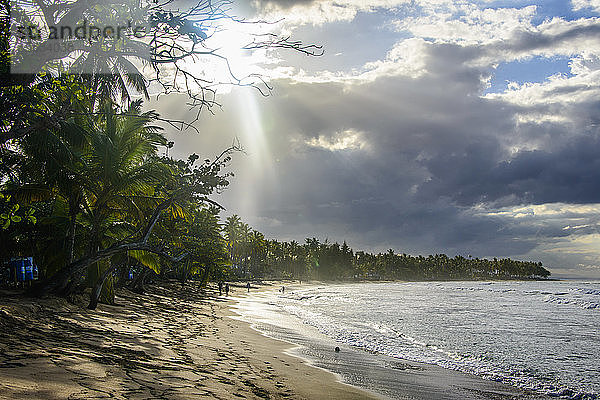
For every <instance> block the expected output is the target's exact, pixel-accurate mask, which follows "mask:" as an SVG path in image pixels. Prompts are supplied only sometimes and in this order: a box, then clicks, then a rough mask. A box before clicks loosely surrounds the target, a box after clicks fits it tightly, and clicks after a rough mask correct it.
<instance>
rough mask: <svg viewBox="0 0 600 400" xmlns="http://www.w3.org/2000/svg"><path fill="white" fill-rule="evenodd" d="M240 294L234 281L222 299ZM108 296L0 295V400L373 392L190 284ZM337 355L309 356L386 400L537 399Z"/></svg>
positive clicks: (438, 371)
mask: <svg viewBox="0 0 600 400" xmlns="http://www.w3.org/2000/svg"><path fill="white" fill-rule="evenodd" d="M276 287H279V286H276ZM262 290H265V288H263V289H262ZM266 290H269V288H267V289H266ZM272 290H274V289H272ZM245 292H246V290H245V289H244V288H241V287H240V288H237V287H236V288H234V291H233V293H231V295H233V296H239V295H243V294H244V293H245ZM117 302H118V305H116V306H107V305H100V306H99V307H98V309H97V310H95V311H89V310H87V309H85V308H84V307H82V306H81V305H73V304H70V303H68V302H66V301H65V300H63V299H56V298H54V299H44V300H34V299H29V298H25V297H18V298H14V297H7V296H0V399H67V398H68V399H103V398H114V399H195V398H211V399H235V398H240V399H334V400H335V399H373V398H378V397H379V396H378V395H375V394H372V393H371V392H367V391H363V390H361V389H358V388H357V387H354V386H350V385H346V384H343V383H340V382H339V380H338V375H334V374H333V373H330V372H328V371H326V370H325V369H322V368H316V367H313V366H310V365H308V363H307V362H306V361H304V360H303V359H302V358H299V357H295V356H293V355H291V353H294V354H298V355H303V356H306V357H307V358H310V354H309V353H310V351H313V352H314V351H317V352H320V353H322V354H329V355H330V354H331V353H332V351H331V350H332V349H331V348H330V347H327V348H323V349H318V348H315V347H314V345H313V344H310V343H303V344H304V345H306V346H307V347H305V348H303V349H302V348H300V349H298V348H296V349H295V350H294V349H293V348H294V347H295V346H294V345H292V344H290V343H288V342H284V341H279V340H275V339H271V338H268V337H266V336H264V335H261V334H259V333H258V332H256V331H255V330H254V329H252V328H251V327H250V325H249V324H248V323H246V322H243V321H240V320H239V319H237V318H230V317H232V316H234V314H233V312H232V311H231V310H230V306H231V305H232V302H233V300H232V299H231V298H224V297H219V296H216V294H215V292H214V290H210V289H209V290H206V291H205V290H201V289H200V288H199V287H198V286H197V285H196V284H195V283H190V284H188V285H186V287H185V289H183V290H181V287H180V285H179V284H176V283H168V284H161V285H160V286H149V287H148V292H147V293H146V294H144V295H138V294H134V293H131V292H129V291H127V290H121V291H120V292H119V293H118V297H117ZM296 343H301V341H297V342H296ZM340 354H341V357H336V358H335V359H336V360H337V361H336V362H335V363H331V362H329V363H328V362H326V361H323V360H320V361H319V360H316V362H315V359H313V362H315V364H316V365H318V366H320V367H324V368H327V370H333V371H336V372H338V373H339V374H340V375H342V376H343V375H345V374H348V373H352V374H354V375H355V376H356V377H358V379H359V381H357V382H358V383H360V382H367V383H368V381H369V379H371V380H373V382H376V385H375V386H374V387H375V388H376V387H377V385H379V388H380V389H381V388H382V386H383V389H384V390H380V392H381V393H383V394H384V395H387V396H389V397H391V398H401V399H423V400H425V399H503V400H505V399H523V398H528V399H533V398H536V399H537V398H540V397H537V396H535V395H532V394H527V393H524V392H522V391H519V390H517V389H515V388H512V387H510V386H506V385H502V384H499V383H495V382H489V381H484V380H483V379H480V378H477V377H474V376H471V375H466V374H461V373H458V372H454V371H448V370H444V369H442V368H439V367H435V366H430V365H426V364H418V363H410V362H405V361H402V360H395V359H389V360H388V362H385V363H383V364H382V363H381V362H380V361H381V358H370V356H369V355H368V354H367V353H365V352H361V351H356V350H351V349H349V348H345V347H342V352H341V353H340ZM371 356H373V355H371ZM328 358H329V359H330V360H333V359H334V358H333V357H330V356H328ZM340 360H341V361H343V362H339V361H340ZM361 380H362V381H361ZM354 383H356V382H354ZM382 383H383V384H382ZM362 386H364V387H369V385H362ZM371 387H373V386H371Z"/></svg>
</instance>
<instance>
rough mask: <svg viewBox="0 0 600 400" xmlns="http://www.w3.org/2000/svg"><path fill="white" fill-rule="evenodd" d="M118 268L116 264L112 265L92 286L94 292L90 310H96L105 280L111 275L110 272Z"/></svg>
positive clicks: (89, 305)
mask: <svg viewBox="0 0 600 400" xmlns="http://www.w3.org/2000/svg"><path fill="white" fill-rule="evenodd" d="M115 269H116V266H110V267H108V268H106V270H104V272H103V273H102V275H100V277H99V278H98V282H97V283H96V285H95V286H94V287H93V288H92V292H91V293H90V303H89V304H88V307H87V308H89V309H90V310H95V309H96V307H98V300H99V299H100V294H102V287H103V286H104V282H105V281H106V279H107V278H108V277H109V276H110V274H111V273H112V272H113V271H114V270H115Z"/></svg>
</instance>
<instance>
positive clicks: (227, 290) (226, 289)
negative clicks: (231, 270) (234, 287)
mask: <svg viewBox="0 0 600 400" xmlns="http://www.w3.org/2000/svg"><path fill="white" fill-rule="evenodd" d="M225 296H229V283H226V284H225Z"/></svg>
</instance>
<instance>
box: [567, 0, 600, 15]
mask: <svg viewBox="0 0 600 400" xmlns="http://www.w3.org/2000/svg"><path fill="white" fill-rule="evenodd" d="M571 3H572V4H573V10H575V11H578V10H583V9H591V10H594V11H596V12H599V13H600V0H572V1H571Z"/></svg>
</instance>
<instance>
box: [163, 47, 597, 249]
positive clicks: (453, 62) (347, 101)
mask: <svg viewBox="0 0 600 400" xmlns="http://www.w3.org/2000/svg"><path fill="white" fill-rule="evenodd" d="M531 41H532V42H533V40H531ZM538 45H547V44H546V43H545V42H541V41H540V42H538ZM515 46H516V45H515ZM531 46H532V44H527V45H526V44H522V45H521V48H531ZM427 51H428V53H427V54H426V57H427V61H426V65H427V72H426V73H425V74H424V75H423V76H421V77H419V78H411V77H405V76H381V77H379V78H377V79H375V80H374V81H371V82H365V83H360V84H358V83H354V84H344V83H339V82H325V83H298V82H292V81H286V80H279V81H277V82H275V83H274V86H275V91H274V93H273V96H271V97H269V98H266V99H263V98H261V97H260V96H257V99H258V100H257V101H258V102H259V108H260V110H261V113H262V119H263V122H264V123H263V128H264V135H265V138H264V139H265V142H266V143H268V145H269V151H270V152H271V154H272V157H273V159H274V160H275V159H276V161H274V163H275V171H274V175H275V177H274V178H268V177H269V175H268V174H253V173H252V172H251V171H252V170H251V166H250V165H249V164H250V163H247V164H245V162H246V161H245V160H244V156H237V157H236V159H235V160H234V164H233V168H234V170H236V172H239V173H238V177H237V178H234V179H233V184H232V186H231V188H230V189H228V190H227V191H226V192H225V193H224V195H223V196H222V198H221V202H222V203H223V204H224V205H226V206H227V208H228V209H229V210H231V211H230V212H238V211H237V210H240V209H242V205H243V204H244V203H245V202H247V201H248V199H250V198H251V199H252V200H253V203H254V204H255V207H254V209H253V211H252V215H242V217H243V218H245V219H246V220H248V221H249V222H250V223H251V224H252V225H253V226H254V227H255V228H256V229H259V230H261V231H263V232H265V233H266V234H267V236H275V237H278V238H282V239H296V240H302V238H304V237H307V236H317V237H321V238H324V237H328V238H329V239H330V240H339V241H341V240H348V241H349V242H350V244H351V245H353V246H356V247H359V248H365V249H376V250H385V248H390V247H391V248H395V249H397V250H399V251H405V252H408V253H413V254H416V253H426V254H428V253H436V252H446V253H448V254H449V255H454V254H463V255H467V254H473V255H474V256H515V255H517V256H518V255H523V254H526V253H528V252H530V251H532V250H533V249H535V248H536V246H538V245H539V244H540V243H541V242H544V241H545V240H555V239H560V238H564V237H566V236H567V235H569V234H570V231H569V230H565V229H564V228H565V219H568V218H569V216H568V215H562V217H561V218H557V219H556V220H544V221H540V220H539V219H538V218H537V217H536V216H530V217H522V218H519V219H515V218H511V217H510V216H507V215H501V214H494V213H492V212H487V211H485V210H487V209H488V208H489V210H490V211H493V209H494V207H499V206H503V207H507V206H515V205H519V204H531V203H535V204H542V203H547V202H564V203H571V204H582V203H592V202H600V156H599V155H600V134H599V132H597V129H596V128H595V127H594V123H595V122H594V121H596V122H597V121H598V119H599V117H600V114H599V112H598V110H599V107H598V106H599V104H598V102H592V101H589V102H585V101H581V102H578V103H576V104H575V105H569V104H561V103H558V104H545V105H535V106H530V107H524V106H517V105H514V104H511V103H508V102H506V101H503V100H502V99H490V98H482V97H480V94H481V92H482V91H483V86H482V78H484V77H485V76H487V75H489V73H490V71H489V70H487V69H485V68H482V67H475V66H467V65H466V63H467V62H468V61H473V60H477V59H479V58H481V57H483V56H485V51H484V50H482V49H481V48H479V47H477V46H473V47H463V46H456V45H449V44H444V45H442V44H440V45H433V44H432V45H429V46H428V50H427ZM589 89H590V88H589V86H585V85H581V86H579V87H571V88H564V89H557V90H555V91H554V92H553V93H552V94H559V93H558V92H559V91H563V93H566V92H567V91H569V90H573V91H574V92H580V91H585V90H589ZM244 90H250V89H244ZM223 103H224V111H223V112H222V113H217V115H216V116H214V117H213V116H209V115H204V116H203V117H202V119H201V121H200V124H199V127H201V128H202V132H203V134H202V135H200V136H194V135H184V136H179V137H176V138H175V140H176V143H177V144H176V148H175V149H174V150H175V151H176V152H179V154H181V155H182V156H183V155H186V154H187V153H190V152H193V151H195V152H198V153H199V154H201V155H202V156H208V155H210V154H216V153H217V152H218V151H219V150H220V149H222V148H223V147H225V146H227V145H228V144H229V143H231V140H232V138H233V137H235V136H240V132H241V131H243V129H242V128H243V126H244V124H245V122H246V121H247V119H248V115H247V110H248V108H247V107H246V106H245V105H244V104H243V103H241V102H239V101H234V99H233V96H224V99H223ZM180 104H181V102H180V101H179V100H177V101H173V103H172V104H167V103H162V104H161V111H163V113H171V114H170V115H173V116H174V117H178V116H180V115H181V113H185V110H183V109H182V108H181V106H180ZM536 112H543V113H548V112H550V113H552V114H554V115H565V116H569V118H570V119H571V120H572V122H570V123H569V124H562V123H558V122H557V123H552V122H544V123H541V122H540V123H517V115H519V114H520V113H536ZM345 131H350V132H358V133H359V134H360V135H359V138H360V140H362V141H363V142H364V143H363V144H364V146H363V147H361V148H348V149H345V150H343V149H342V150H340V149H337V150H335V149H334V150H332V149H327V148H320V147H319V146H318V144H319V143H329V142H331V143H333V142H334V141H335V140H337V139H336V138H338V136H339V135H342V136H343V135H344V132H345ZM242 139H243V140H244V138H242ZM321 139H323V140H321ZM245 140H251V139H245ZM514 143H517V144H519V143H525V144H528V143H537V146H535V147H536V148H537V149H538V150H530V151H527V150H520V151H517V152H516V153H511V151H510V146H511V144H514ZM244 180H248V181H249V182H251V183H250V185H242V184H241V182H242V181H244ZM480 203H483V204H484V205H486V207H488V208H485V207H484V211H481V210H477V209H476V208H474V207H472V206H474V205H477V204H480ZM576 217H577V218H581V216H573V218H576ZM588 217H589V216H586V217H585V218H588ZM588 219H589V218H588ZM582 229H589V232H594V230H593V229H594V228H582Z"/></svg>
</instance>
